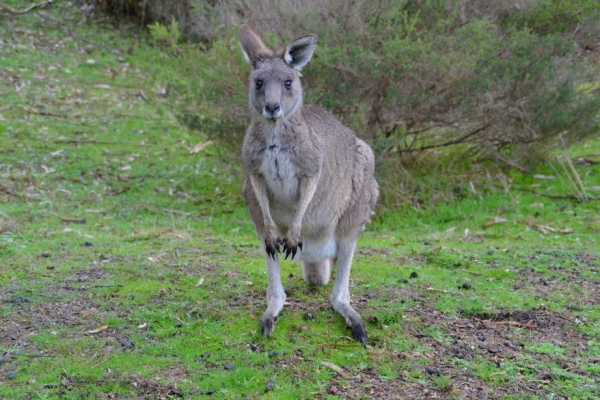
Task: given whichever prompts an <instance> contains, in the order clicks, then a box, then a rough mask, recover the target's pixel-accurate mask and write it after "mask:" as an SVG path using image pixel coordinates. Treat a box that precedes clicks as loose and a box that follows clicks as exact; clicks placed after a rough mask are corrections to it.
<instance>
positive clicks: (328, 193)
mask: <svg viewBox="0 0 600 400" xmlns="http://www.w3.org/2000/svg"><path fill="white" fill-rule="evenodd" d="M239 40H240V44H241V45H242V49H243V50H244V52H245V55H246V56H247V58H248V60H249V61H250V63H251V65H252V73H251V75H250V88H249V106H250V112H251V117H252V119H251V122H250V126H249V127H248V129H247V131H246V136H245V137H244V144H243V147H242V158H243V160H244V165H245V167H246V179H245V182H244V188H243V191H244V197H245V198H246V202H247V205H248V210H249V212H250V216H251V218H252V220H253V221H254V224H255V226H256V230H257V232H258V235H259V237H260V239H261V240H262V241H263V242H264V244H265V248H264V249H265V251H264V254H265V260H266V263H267V275H268V281H269V282H268V289H267V310H266V311H265V313H264V314H263V316H262V318H261V325H262V330H263V334H264V335H265V336H267V335H268V334H269V333H271V332H272V331H273V329H274V327H275V321H276V318H277V315H278V314H279V312H280V311H281V309H282V308H283V305H284V303H285V299H286V294H285V291H284V289H283V286H282V284H281V277H280V272H279V252H280V251H282V252H283V254H285V256H286V258H287V257H288V256H291V257H292V258H293V259H296V260H300V261H302V276H303V277H304V279H305V280H306V281H307V282H309V283H310V284H314V285H325V284H327V283H328V282H329V279H330V277H331V272H332V269H333V267H334V265H336V263H337V273H336V279H335V284H334V287H333V292H332V294H331V303H332V305H333V307H334V308H335V309H336V310H337V311H338V312H339V313H340V314H342V316H343V317H344V318H345V320H346V323H347V324H348V326H350V327H351V328H352V331H353V334H354V337H355V339H356V340H357V341H359V342H360V343H362V344H363V345H365V346H366V343H367V336H366V328H365V324H364V322H363V320H362V318H361V317H360V315H359V314H358V313H357V312H356V311H355V310H354V309H353V308H352V306H350V292H349V288H348V286H349V281H350V269H351V264H352V257H353V255H354V250H355V247H356V241H357V240H358V237H359V235H360V233H361V232H362V231H363V230H364V227H365V224H366V223H367V221H368V220H369V217H370V215H371V213H372V211H373V209H374V207H375V203H376V202H377V197H378V195H379V191H378V188H377V182H376V181H375V178H374V176H373V170H374V156H373V152H372V151H371V148H370V147H369V145H367V144H366V143H365V142H363V141H362V140H360V139H358V138H357V137H356V136H354V134H353V133H352V131H351V130H350V129H348V128H346V127H345V126H343V125H342V124H340V123H339V122H338V121H337V120H336V119H335V117H334V116H333V115H331V114H330V113H328V112H327V111H325V110H323V109H322V108H319V107H316V106H312V105H305V104H303V96H302V86H301V83H300V69H301V68H302V67H304V66H305V65H306V64H307V63H308V62H309V61H310V58H311V57H312V54H313V52H314V49H315V46H316V43H317V37H316V36H314V35H308V36H304V37H302V38H299V39H296V40H295V41H293V42H292V43H291V44H290V45H289V46H288V47H287V48H286V49H285V51H284V52H283V53H281V54H274V53H273V52H271V50H269V49H267V48H266V47H265V46H264V44H263V43H262V41H261V40H260V38H259V37H258V36H257V35H256V34H255V33H254V32H252V30H251V29H250V28H249V27H248V26H247V25H242V26H241V27H240V30H239Z"/></svg>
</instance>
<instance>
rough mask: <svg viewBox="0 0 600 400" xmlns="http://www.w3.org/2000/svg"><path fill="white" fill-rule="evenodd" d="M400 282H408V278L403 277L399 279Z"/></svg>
mask: <svg viewBox="0 0 600 400" xmlns="http://www.w3.org/2000/svg"><path fill="white" fill-rule="evenodd" d="M398 282H399V283H408V279H406V278H401V279H398Z"/></svg>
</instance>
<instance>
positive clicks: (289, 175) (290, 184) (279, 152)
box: [260, 140, 299, 204]
mask: <svg viewBox="0 0 600 400" xmlns="http://www.w3.org/2000/svg"><path fill="white" fill-rule="evenodd" d="M260 173H261V174H262V175H263V176H264V177H265V180H266V182H267V186H268V188H269V195H270V196H269V197H271V199H273V200H276V201H279V202H282V203H287V204H289V203H293V202H295V201H297V199H298V197H299V180H298V175H297V173H298V168H297V167H296V165H294V163H293V162H292V154H291V153H290V151H289V147H288V146H286V145H285V144H282V143H281V142H279V141H277V140H272V141H271V142H269V143H268V144H267V147H266V149H265V151H264V156H263V160H262V163H261V166H260Z"/></svg>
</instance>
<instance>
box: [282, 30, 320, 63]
mask: <svg viewBox="0 0 600 400" xmlns="http://www.w3.org/2000/svg"><path fill="white" fill-rule="evenodd" d="M315 47H317V36H316V35H308V36H304V37H301V38H299V39H296V40H294V41H293V42H292V43H290V45H289V46H288V47H287V49H285V53H284V54H283V59H284V60H285V62H287V63H288V64H289V65H290V66H292V67H294V68H296V69H302V67H304V66H305V65H306V64H308V62H309V61H310V59H311V57H312V55H313V53H314V51H315Z"/></svg>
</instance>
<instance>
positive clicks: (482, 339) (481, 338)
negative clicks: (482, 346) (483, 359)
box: [477, 333, 486, 342]
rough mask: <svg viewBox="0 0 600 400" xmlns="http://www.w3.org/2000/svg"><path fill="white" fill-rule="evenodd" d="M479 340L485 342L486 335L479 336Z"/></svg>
mask: <svg viewBox="0 0 600 400" xmlns="http://www.w3.org/2000/svg"><path fill="white" fill-rule="evenodd" d="M477 339H478V340H481V341H482V342H483V341H484V340H485V339H486V338H485V335H484V334H483V333H482V334H481V335H479V336H477Z"/></svg>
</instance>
